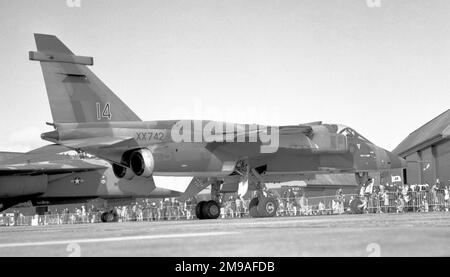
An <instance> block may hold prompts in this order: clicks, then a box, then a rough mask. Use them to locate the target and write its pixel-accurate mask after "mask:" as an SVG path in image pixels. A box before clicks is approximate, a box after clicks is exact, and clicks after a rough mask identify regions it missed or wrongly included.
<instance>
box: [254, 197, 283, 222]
mask: <svg viewBox="0 0 450 277" xmlns="http://www.w3.org/2000/svg"><path fill="white" fill-rule="evenodd" d="M277 209H278V203H277V200H276V199H275V198H272V197H261V198H260V199H259V203H258V206H257V211H258V215H259V216H260V217H273V216H275V214H276V213H277Z"/></svg>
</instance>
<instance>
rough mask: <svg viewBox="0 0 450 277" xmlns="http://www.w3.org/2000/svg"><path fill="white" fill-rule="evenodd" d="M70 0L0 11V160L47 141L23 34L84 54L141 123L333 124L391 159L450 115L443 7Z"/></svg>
mask: <svg viewBox="0 0 450 277" xmlns="http://www.w3.org/2000/svg"><path fill="white" fill-rule="evenodd" d="M69 2H70V1H69ZM72 2H77V1H72ZM80 2H81V5H80V7H69V6H68V5H67V1H66V0H46V1H42V0H40V1H37V0H35V1H30V0H14V1H13V0H10V1H8V0H0V61H1V67H0V95H1V100H0V118H1V120H0V126H1V129H0V130H1V132H2V136H1V139H0V151H1V150H3V151H26V150H31V149H33V148H35V147H38V146H40V145H45V144H47V143H46V142H45V141H41V140H40V137H39V135H40V133H42V132H45V131H49V130H51V128H50V127H49V126H46V125H45V122H46V121H48V122H51V121H52V118H51V113H50V109H49V105H48V100H47V95H46V92H45V85H44V80H43V77H42V73H41V68H40V66H39V64H38V63H37V62H31V61H29V60H28V51H30V50H35V49H36V46H35V43H34V38H33V33H47V34H54V35H56V36H58V37H59V38H60V39H61V40H62V41H63V42H64V43H65V44H66V45H67V46H68V47H69V48H70V49H71V50H72V51H73V52H74V53H76V54H79V55H84V56H93V57H94V66H93V67H92V70H93V71H94V72H95V73H96V74H97V76H99V77H100V78H101V79H102V80H103V81H104V82H105V84H107V85H108V86H109V87H110V88H111V89H112V90H113V91H114V92H115V93H116V94H117V95H118V96H119V97H120V98H121V99H122V100H123V101H124V102H125V103H127V104H128V105H129V106H130V107H131V108H132V109H133V110H134V111H135V112H136V113H137V114H138V115H139V116H140V117H141V118H142V119H143V120H158V119H177V118H196V119H212V120H226V121H232V122H238V123H259V124H277V125H287V124H299V123H306V122H312V121H323V122H327V123H341V124H345V125H349V126H351V127H353V128H354V129H356V130H357V131H358V132H360V133H361V134H362V135H363V136H365V137H367V138H368V139H369V140H371V141H372V142H374V143H375V144H377V145H379V146H381V147H384V148H386V149H388V150H391V149H393V148H394V147H395V146H397V145H398V144H399V143H400V142H401V140H403V139H404V138H405V137H406V136H407V135H408V134H409V133H411V132H412V131H414V130H415V129H416V128H418V127H420V126H421V125H423V124H424V123H426V122H428V121H429V120H431V119H432V118H434V117H435V116H437V115H439V114H440V113H442V112H444V111H445V110H447V109H448V108H450V105H449V103H450V101H449V100H450V78H449V77H450V20H449V15H450V1H447V0H442V1H434V0H433V1H423V0H417V1H416V0H404V1H401V0H396V1H393V0H380V1H379V3H380V5H379V7H370V6H373V5H368V4H367V1H366V0H339V1H338V0H329V1H317V0H309V1H306V0H305V1H303V0H284V1H275V0H269V1H267V0H255V1H249V0H239V1H238V0H221V1H217V0H201V1H197V0H192V1H182V0H159V1H149V0H142V1H137V0H135V1H123V0H121V1H119V0H89V1H87V0H81V1H80ZM369 2H375V3H376V2H378V0H372V1H369Z"/></svg>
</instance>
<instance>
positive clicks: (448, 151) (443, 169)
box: [435, 140, 450, 184]
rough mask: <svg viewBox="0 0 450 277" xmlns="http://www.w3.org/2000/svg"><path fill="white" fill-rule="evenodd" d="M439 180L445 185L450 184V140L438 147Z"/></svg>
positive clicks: (437, 166)
mask: <svg viewBox="0 0 450 277" xmlns="http://www.w3.org/2000/svg"><path fill="white" fill-rule="evenodd" d="M435 149H436V152H435V153H436V169H437V170H436V171H437V178H439V181H440V182H441V183H444V184H449V183H450V140H447V141H445V142H444V143H441V144H438V145H436V148H435Z"/></svg>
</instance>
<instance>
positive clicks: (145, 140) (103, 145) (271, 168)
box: [29, 34, 405, 219]
mask: <svg viewBox="0 0 450 277" xmlns="http://www.w3.org/2000/svg"><path fill="white" fill-rule="evenodd" d="M35 41H36V45H37V50H38V51H37V52H35V51H30V53H29V58H30V60H33V61H39V62H40V64H41V67H42V71H43V75H44V81H45V85H46V88H47V94H48V98H49V102H50V108H51V112H52V117H53V123H51V125H52V126H53V127H54V129H55V130H54V131H50V132H46V133H43V134H42V136H41V137H42V139H44V140H48V141H51V142H54V143H56V144H61V145H64V146H67V147H69V148H72V149H79V150H82V151H85V152H87V153H90V154H93V155H95V156H97V157H100V158H102V159H105V160H107V161H109V162H110V163H111V164H112V168H113V171H114V173H115V174H116V176H117V177H118V178H125V179H132V178H135V176H140V177H144V178H149V182H151V180H154V181H155V182H156V183H157V184H158V183H161V184H163V183H164V182H169V183H176V184H177V187H178V190H179V191H185V193H184V197H190V196H192V195H195V194H197V193H198V192H200V191H201V190H203V189H204V188H206V187H208V186H210V185H211V200H210V201H207V202H205V201H202V202H200V203H199V204H198V205H197V209H196V215H197V217H198V218H200V219H209V218H217V217H218V216H219V214H220V206H219V203H218V199H219V196H220V193H221V192H224V191H238V192H239V193H240V194H241V195H242V194H244V193H245V192H246V191H247V190H248V189H253V190H256V191H257V193H256V197H254V198H253V199H252V200H251V202H250V204H249V210H250V214H251V215H252V216H255V217H269V216H273V215H275V213H276V209H277V200H276V199H275V198H273V197H270V196H269V195H267V193H265V185H264V184H265V182H285V181H292V180H302V179H308V178H310V177H311V176H313V175H314V174H317V173H343V172H350V173H355V176H356V178H357V181H358V182H359V183H364V182H365V181H366V180H367V176H368V172H370V171H380V170H389V169H393V168H403V167H405V162H404V160H402V159H401V158H399V157H398V156H396V155H393V154H392V153H390V152H389V151H386V150H384V149H382V148H380V147H378V146H376V145H374V144H373V143H371V142H370V141H369V140H367V139H366V138H364V137H363V136H362V135H360V134H359V133H358V132H356V131H355V130H353V129H352V128H350V127H346V126H343V125H338V124H323V123H322V122H313V123H308V124H299V125H294V126H264V125H255V124H234V123H227V122H217V121H209V120H165V121H142V120H141V119H140V118H139V117H138V116H137V115H136V114H135V113H134V112H133V111H132V110H131V109H130V108H129V107H128V106H127V105H125V103H123V102H122V101H121V100H120V99H119V98H118V97H117V96H116V95H115V94H114V93H113V92H112V91H111V90H110V89H109V88H108V87H107V86H106V85H105V84H104V83H103V82H102V81H101V80H100V79H99V78H98V77H97V76H96V75H95V74H94V73H92V71H90V69H89V68H88V67H87V66H90V65H93V58H92V57H87V56H79V55H75V54H74V53H73V52H72V51H71V50H69V48H67V46H66V45H64V44H63V43H62V42H61V41H60V40H59V39H58V38H57V37H56V36H52V35H44V34H35Z"/></svg>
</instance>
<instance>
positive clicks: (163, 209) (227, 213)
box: [0, 190, 450, 226]
mask: <svg viewBox="0 0 450 277" xmlns="http://www.w3.org/2000/svg"><path fill="white" fill-rule="evenodd" d="M448 198H449V197H448V191H445V190H434V191H401V192H378V193H372V194H365V195H364V196H359V195H356V194H345V195H340V196H339V195H333V196H318V197H291V198H277V200H278V209H277V213H276V216H312V215H331V214H344V213H402V212H430V211H435V212H436V211H449V208H450V204H449V199H448ZM353 201H356V202H355V203H356V204H355V203H354V204H353V205H352V202H353ZM249 202H250V200H249V199H246V200H240V199H238V200H235V201H225V202H223V203H222V205H221V215H220V217H221V218H245V217H250V215H249V211H248V205H249ZM195 206H196V205H183V204H182V203H180V205H172V204H170V205H161V206H157V207H156V206H147V207H143V206H139V205H135V206H134V207H131V208H130V207H128V206H124V207H117V208H116V212H117V215H118V221H119V222H127V221H161V220H191V219H195V218H196V216H195ZM355 207H358V209H359V210H358V212H356V211H355V209H354V208H355ZM98 222H101V212H86V213H81V212H78V213H62V214H46V215H34V216H23V215H19V216H15V217H14V216H12V215H7V216H3V215H0V225H4V226H14V225H15V226H26V225H57V224H79V223H98Z"/></svg>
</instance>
